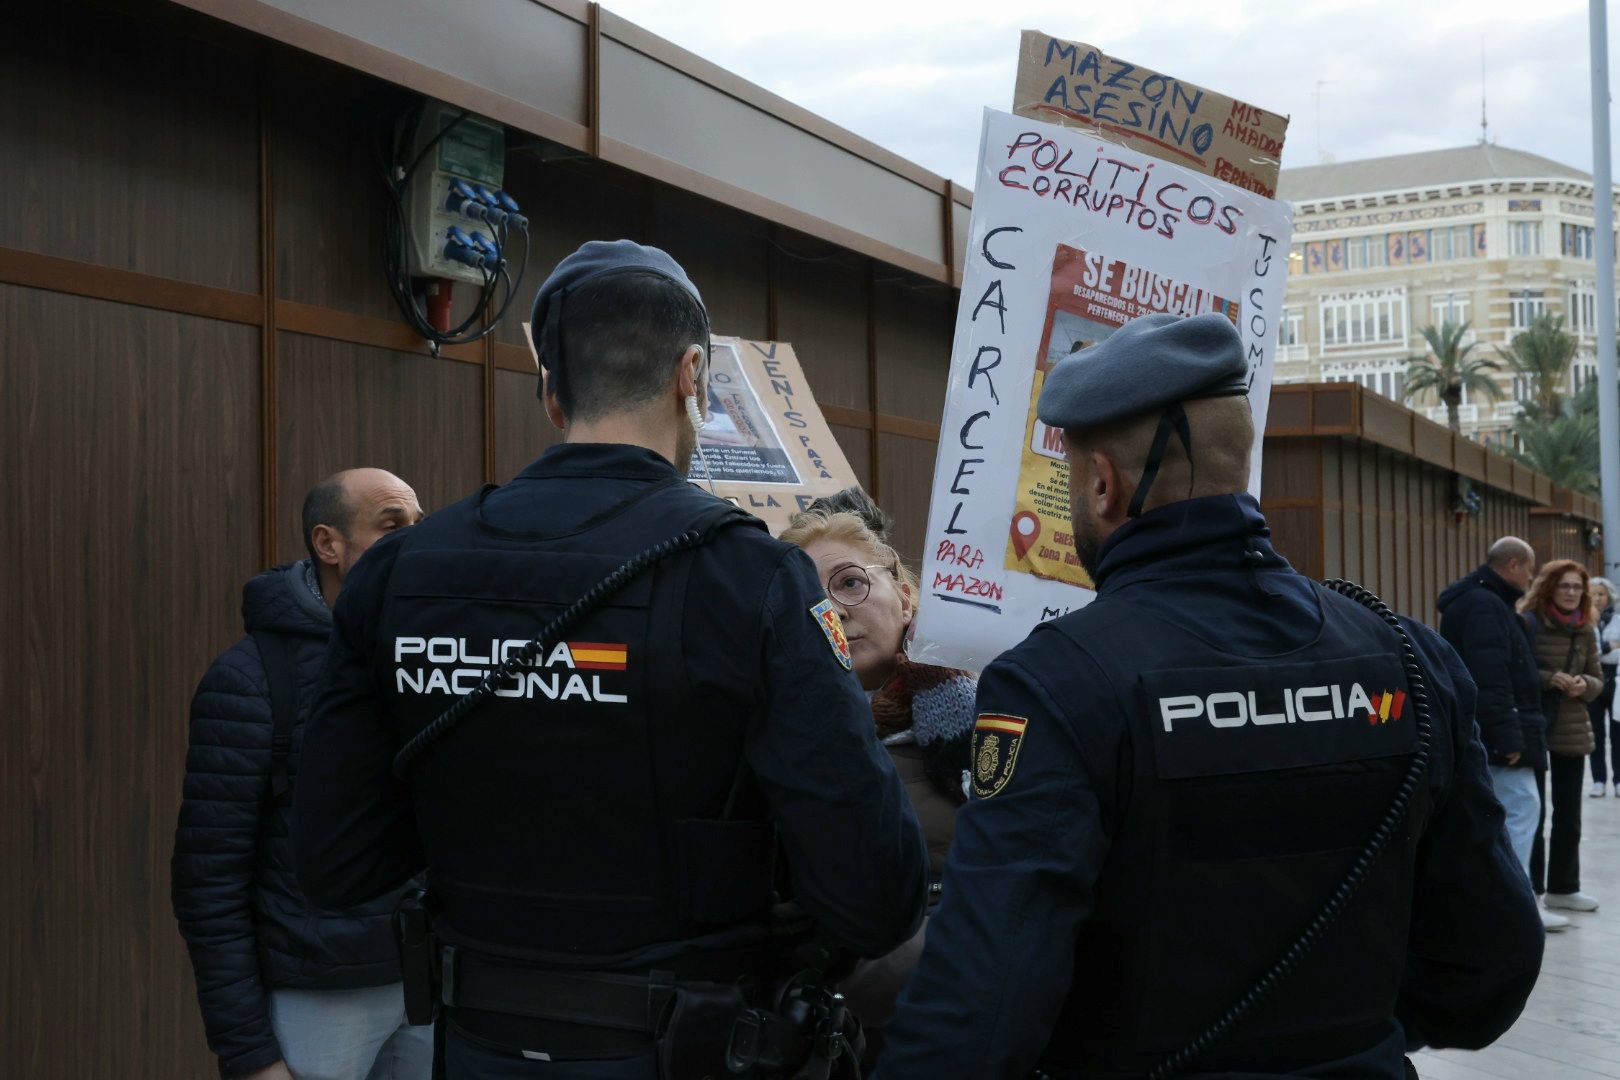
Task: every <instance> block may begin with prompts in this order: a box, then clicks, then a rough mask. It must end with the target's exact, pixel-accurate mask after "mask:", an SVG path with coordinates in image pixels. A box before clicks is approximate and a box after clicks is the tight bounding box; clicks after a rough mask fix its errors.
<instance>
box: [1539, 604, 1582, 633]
mask: <svg viewBox="0 0 1620 1080" xmlns="http://www.w3.org/2000/svg"><path fill="white" fill-rule="evenodd" d="M1547 621H1548V622H1550V623H1552V624H1553V625H1555V626H1562V627H1563V628H1564V629H1566V630H1569V629H1573V628H1574V627H1577V626H1580V625H1581V624H1583V623H1584V622H1586V613H1585V612H1583V611H1581V610H1580V609H1579V608H1576V609H1575V610H1574V611H1572V612H1570V613H1569V614H1568V615H1565V614H1564V613H1563V612H1562V611H1559V610H1558V608H1557V607H1556V606H1553V605H1550V604H1549V605H1548V606H1547Z"/></svg>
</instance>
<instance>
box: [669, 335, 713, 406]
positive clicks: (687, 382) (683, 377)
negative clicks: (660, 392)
mask: <svg viewBox="0 0 1620 1080" xmlns="http://www.w3.org/2000/svg"><path fill="white" fill-rule="evenodd" d="M702 367H703V346H701V345H691V346H688V347H687V350H686V352H684V353H682V354H681V362H680V364H679V366H677V367H676V369H675V396H676V397H678V398H680V399H681V400H682V401H685V400H686V399H687V398H689V397H695V398H697V399H698V411H699V412H703V411H705V409H706V408H707V405H708V402H707V401H705V400H704V395H702V394H700V393H698V390H699V387H698V373H699V372H700V371H701V370H702Z"/></svg>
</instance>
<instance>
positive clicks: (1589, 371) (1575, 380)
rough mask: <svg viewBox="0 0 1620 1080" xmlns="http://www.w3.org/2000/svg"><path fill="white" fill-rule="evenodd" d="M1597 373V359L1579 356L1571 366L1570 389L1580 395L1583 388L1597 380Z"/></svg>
mask: <svg viewBox="0 0 1620 1080" xmlns="http://www.w3.org/2000/svg"><path fill="white" fill-rule="evenodd" d="M1597 373H1598V368H1597V357H1595V356H1577V357H1576V358H1575V362H1574V363H1573V364H1571V365H1570V366H1569V382H1570V389H1571V390H1573V391H1574V392H1575V393H1577V394H1578V393H1580V392H1581V389H1582V388H1583V387H1585V386H1586V385H1587V384H1588V383H1590V382H1593V381H1595V380H1596V379H1597Z"/></svg>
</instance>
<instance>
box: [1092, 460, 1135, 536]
mask: <svg viewBox="0 0 1620 1080" xmlns="http://www.w3.org/2000/svg"><path fill="white" fill-rule="evenodd" d="M1091 477H1092V480H1091V484H1092V489H1091V491H1089V492H1087V493H1086V495H1087V497H1088V498H1090V499H1091V500H1092V508H1093V509H1094V510H1095V511H1096V514H1097V517H1098V518H1099V519H1101V520H1103V521H1124V520H1125V514H1126V511H1127V510H1128V509H1129V507H1130V504H1131V503H1130V500H1131V496H1132V495H1134V494H1135V493H1136V492H1135V488H1134V487H1132V488H1131V490H1126V487H1127V485H1126V483H1125V476H1124V473H1122V472H1121V471H1120V468H1119V466H1117V465H1115V464H1114V459H1113V458H1111V457H1109V456H1108V455H1107V454H1105V453H1103V452H1102V451H1100V450H1093V451H1092V452H1091Z"/></svg>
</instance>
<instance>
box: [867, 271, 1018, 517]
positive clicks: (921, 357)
mask: <svg viewBox="0 0 1620 1080" xmlns="http://www.w3.org/2000/svg"><path fill="white" fill-rule="evenodd" d="M955 318H956V296H955V294H954V293H952V292H949V291H947V290H946V289H945V287H944V286H942V285H936V284H933V283H932V282H925V281H924V280H923V279H922V278H917V277H913V276H911V275H909V274H907V275H900V274H899V273H898V272H897V271H893V270H887V269H883V270H880V271H879V273H878V277H877V326H876V331H877V358H878V372H877V374H878V378H877V390H878V402H877V407H878V411H879V412H885V413H891V414H893V415H895V416H905V417H909V418H911V419H913V420H926V421H928V422H929V423H931V424H937V423H939V420H940V417H941V416H942V415H943V413H944V409H945V384H946V383H947V382H948V381H949V379H950V373H951V336H952V334H953V333H954V330H955V326H954V322H955ZM1011 407H1012V408H1023V407H1024V406H1020V405H1019V404H1018V403H1017V402H1012V403H1011ZM881 455H882V450H881V448H880V449H879V456H880V457H881ZM885 496H887V492H885Z"/></svg>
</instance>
